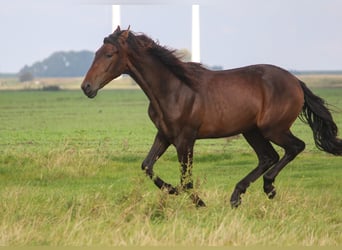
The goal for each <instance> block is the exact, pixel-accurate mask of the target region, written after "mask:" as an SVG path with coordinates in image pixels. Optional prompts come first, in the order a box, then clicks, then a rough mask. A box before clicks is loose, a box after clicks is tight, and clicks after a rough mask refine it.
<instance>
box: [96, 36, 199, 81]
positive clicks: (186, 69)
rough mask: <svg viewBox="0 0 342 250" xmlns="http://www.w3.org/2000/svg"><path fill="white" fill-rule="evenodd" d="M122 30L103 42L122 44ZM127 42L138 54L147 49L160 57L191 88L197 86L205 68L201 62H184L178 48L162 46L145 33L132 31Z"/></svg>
mask: <svg viewBox="0 0 342 250" xmlns="http://www.w3.org/2000/svg"><path fill="white" fill-rule="evenodd" d="M122 32H124V31H118V32H115V33H113V34H111V35H109V36H108V37H106V38H104V41H103V42H104V43H111V44H114V45H115V46H120V45H119V42H118V39H119V37H120V35H121V34H122ZM127 43H128V45H129V47H130V48H131V49H132V50H133V51H134V52H135V53H136V54H137V55H140V56H144V52H145V51H146V52H147V53H149V54H150V55H152V56H154V57H156V58H158V59H159V61H160V62H161V63H162V64H164V65H165V66H166V67H167V68H168V69H169V70H170V71H171V72H172V73H173V74H174V75H175V76H176V77H177V78H178V79H180V80H181V81H182V82H184V83H185V84H187V85H188V86H189V87H191V88H196V85H197V84H198V77H199V73H200V72H201V71H203V69H204V68H203V66H202V65H201V64H200V63H193V62H182V61H181V60H180V58H179V57H177V56H176V55H175V51H176V50H172V49H169V48H167V47H166V46H161V45H159V44H158V43H156V42H154V41H153V40H152V39H151V38H149V37H148V36H146V35H144V34H134V33H133V32H131V31H130V32H129V35H128V38H127ZM146 52H145V53H146Z"/></svg>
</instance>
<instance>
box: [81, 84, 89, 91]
mask: <svg viewBox="0 0 342 250" xmlns="http://www.w3.org/2000/svg"><path fill="white" fill-rule="evenodd" d="M81 88H82V89H83V91H86V90H88V89H89V88H90V83H88V82H87V83H84V84H82V86H81Z"/></svg>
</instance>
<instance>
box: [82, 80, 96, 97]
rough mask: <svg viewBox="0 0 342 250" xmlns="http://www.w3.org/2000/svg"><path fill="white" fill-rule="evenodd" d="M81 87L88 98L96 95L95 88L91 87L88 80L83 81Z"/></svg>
mask: <svg viewBox="0 0 342 250" xmlns="http://www.w3.org/2000/svg"><path fill="white" fill-rule="evenodd" d="M81 88H82V90H83V92H84V94H85V95H86V96H88V97H89V98H94V97H95V96H96V95H97V89H93V88H92V86H91V84H90V83H89V82H83V83H82V85H81Z"/></svg>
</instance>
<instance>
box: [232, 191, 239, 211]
mask: <svg viewBox="0 0 342 250" xmlns="http://www.w3.org/2000/svg"><path fill="white" fill-rule="evenodd" d="M240 205H241V192H240V191H239V190H238V189H235V190H234V192H233V193H232V196H231V197H230V206H231V207H232V208H237V207H238V206H240Z"/></svg>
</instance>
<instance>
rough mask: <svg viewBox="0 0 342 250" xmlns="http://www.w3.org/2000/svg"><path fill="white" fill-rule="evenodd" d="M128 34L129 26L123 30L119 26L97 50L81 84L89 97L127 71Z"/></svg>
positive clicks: (92, 96)
mask: <svg viewBox="0 0 342 250" xmlns="http://www.w3.org/2000/svg"><path fill="white" fill-rule="evenodd" d="M128 35H129V28H128V29H127V30H123V31H122V30H120V27H119V26H118V28H117V29H116V30H115V31H114V32H113V34H111V35H109V36H108V37H106V38H105V39H104V42H103V45H102V46H101V47H100V48H99V49H98V50H97V51H96V53H95V58H94V61H93V63H92V65H91V67H90V69H89V70H88V72H87V74H86V76H85V78H84V80H83V82H82V85H81V88H82V90H83V92H84V93H85V94H86V95H87V96H88V97H89V98H94V97H95V96H96V94H97V91H98V90H99V89H101V88H103V87H104V86H105V85H106V84H107V83H109V82H110V81H111V80H113V79H115V78H116V77H118V76H120V75H121V74H122V73H124V72H125V71H126V69H127V53H126V46H127V45H126V40H127V38H128Z"/></svg>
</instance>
